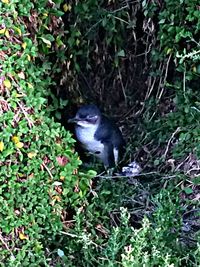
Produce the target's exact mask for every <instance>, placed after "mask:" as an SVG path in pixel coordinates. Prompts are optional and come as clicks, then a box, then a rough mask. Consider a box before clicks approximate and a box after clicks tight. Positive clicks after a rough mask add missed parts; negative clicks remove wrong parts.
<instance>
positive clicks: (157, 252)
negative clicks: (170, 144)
mask: <svg viewBox="0 0 200 267" xmlns="http://www.w3.org/2000/svg"><path fill="white" fill-rule="evenodd" d="M115 188H116V187H115ZM133 190H134V189H133ZM134 191H135V190H134ZM129 193H130V192H128V191H127V192H126V196H127V195H129ZM113 195H114V190H113V193H112V195H111V196H113ZM124 195H125V194H124ZM127 197H128V196H127ZM151 200H153V201H155V202H154V203H155V211H154V212H153V213H152V216H151V219H149V218H147V217H144V219H143V220H142V225H141V226H140V228H139V229H137V228H135V227H130V220H131V216H132V215H131V213H132V212H133V211H132V212H130V213H129V212H128V211H127V209H126V208H121V209H120V210H118V215H119V217H120V224H119V225H117V226H110V225H109V222H108V221H107V222H106V220H104V219H103V220H101V221H99V223H98V224H94V222H95V221H96V218H95V217H96V214H95V213H91V210H90V209H91V207H90V206H88V207H86V208H85V210H84V212H83V210H79V211H78V212H77V215H76V217H75V226H74V229H73V231H72V230H71V231H68V232H64V233H63V234H64V235H66V236H65V237H63V241H64V240H65V242H66V246H65V248H62V252H63V253H64V255H63V256H62V264H63V265H65V264H69V265H70V266H94V265H96V266H119V264H120V265H122V266H126V267H128V266H152V267H153V266H157V265H159V266H171V265H174V266H182V265H185V266H190V264H193V263H194V262H193V260H192V259H193V255H192V253H193V252H192V251H189V250H187V249H186V248H184V250H183V249H182V248H181V245H180V237H181V235H180V233H181V226H182V219H181V208H180V206H179V203H178V202H179V199H178V197H177V196H175V195H174V194H173V191H172V190H171V189H169V188H168V190H162V191H161V192H159V193H158V194H155V196H154V197H153V198H151ZM93 202H95V203H96V205H98V210H99V212H100V213H101V212H103V209H104V204H101V199H98V198H94V199H93ZM109 203H112V198H110V202H109ZM178 207H179V208H178ZM115 211H116V210H115ZM110 214H112V213H110ZM101 218H103V216H102V214H101ZM94 225H96V227H95V229H94ZM83 229H84V231H83ZM197 259H198V257H197ZM187 264H188V265H187ZM191 266H192V265H191ZM194 266H195V265H194Z"/></svg>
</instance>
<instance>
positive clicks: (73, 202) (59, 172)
mask: <svg viewBox="0 0 200 267" xmlns="http://www.w3.org/2000/svg"><path fill="white" fill-rule="evenodd" d="M46 4H47V1H44V2H41V3H38V4H34V3H33V2H32V1H28V2H24V3H22V2H21V1H11V2H9V1H2V2H1V3H0V20H1V29H0V35H1V42H0V46H1V48H0V50H1V59H2V63H1V77H0V78H1V87H0V92H1V97H0V113H1V116H0V166H1V168H0V176H1V188H0V202H1V209H0V217H1V220H0V229H1V234H0V243H1V246H2V249H1V252H0V258H1V263H3V264H5V265H6V266H15V265H17V266H18V265H19V264H23V266H29V265H31V266H39V265H41V264H43V265H47V264H48V257H46V253H47V250H46V249H47V247H50V246H51V245H52V244H53V243H54V242H55V240H56V235H57V234H58V232H59V231H60V230H61V229H62V228H63V219H64V215H63V214H64V212H66V209H67V208H68V207H71V208H72V207H75V206H79V205H81V202H82V200H83V199H84V196H85V194H86V192H87V190H88V188H89V181H90V177H91V176H92V175H93V174H94V173H92V174H84V173H80V172H79V165H80V163H81V162H80V160H79V159H78V155H77V153H75V152H74V149H73V143H74V140H73V139H72V137H71V134H70V133H69V132H66V131H65V129H64V128H63V127H62V126H61V125H60V124H59V123H56V122H55V121H54V119H53V118H51V110H52V107H50V106H49V105H48V96H49V95H50V89H49V87H50V86H51V84H52V80H51V78H50V76H49V75H50V71H51V63H50V62H48V61H45V60H41V56H42V54H40V52H39V51H41V49H43V47H41V48H40V45H41V42H43V44H42V45H45V46H46V48H47V50H48V49H50V48H49V42H48V41H47V39H46V37H44V36H45V35H44V34H45V32H46V28H45V27H47V25H48V23H47V22H48V20H47V15H45V12H50V11H51V12H52V13H53V8H52V7H50V8H49V9H48V8H47V9H45V8H44V7H46ZM33 8H34V10H33ZM54 11H55V10H54ZM52 13H51V14H49V17H50V18H51V19H54V21H55V20H56V19H57V18H56V16H55V15H52ZM25 22H26V23H25ZM31 23H33V24H31ZM43 23H44V24H43ZM42 25H43V26H42ZM45 25H46V26H45ZM34 27H35V28H34ZM42 36H43V37H42ZM45 46H44V47H45ZM42 51H43V53H44V52H45V51H44V50H42Z"/></svg>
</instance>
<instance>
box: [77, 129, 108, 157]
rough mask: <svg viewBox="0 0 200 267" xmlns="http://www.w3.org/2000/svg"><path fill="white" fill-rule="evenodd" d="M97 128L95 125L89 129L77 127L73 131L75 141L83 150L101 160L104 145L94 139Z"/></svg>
mask: <svg viewBox="0 0 200 267" xmlns="http://www.w3.org/2000/svg"><path fill="white" fill-rule="evenodd" d="M97 127H98V126H97V125H92V126H89V127H80V126H77V127H76V129H75V130H76V136H77V139H78V140H79V142H80V143H81V144H82V146H83V148H84V149H86V150H88V151H89V152H90V153H92V154H95V156H97V157H99V158H102V157H103V151H104V145H103V144H102V143H101V142H100V141H98V140H96V139H95V138H94V135H95V132H96V130H97Z"/></svg>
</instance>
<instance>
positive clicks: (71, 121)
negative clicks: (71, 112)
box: [68, 117, 79, 123]
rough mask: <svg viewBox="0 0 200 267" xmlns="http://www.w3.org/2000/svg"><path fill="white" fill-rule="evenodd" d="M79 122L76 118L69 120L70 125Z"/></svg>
mask: <svg viewBox="0 0 200 267" xmlns="http://www.w3.org/2000/svg"><path fill="white" fill-rule="evenodd" d="M78 121H79V119H77V118H76V117H74V118H71V119H69V120H68V123H77V122H78Z"/></svg>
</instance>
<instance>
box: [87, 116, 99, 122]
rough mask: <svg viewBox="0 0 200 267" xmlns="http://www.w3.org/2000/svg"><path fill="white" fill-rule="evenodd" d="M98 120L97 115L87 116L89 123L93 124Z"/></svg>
mask: <svg viewBox="0 0 200 267" xmlns="http://www.w3.org/2000/svg"><path fill="white" fill-rule="evenodd" d="M97 119H98V116H97V115H88V116H87V121H89V122H92V123H95V122H96V121H97Z"/></svg>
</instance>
